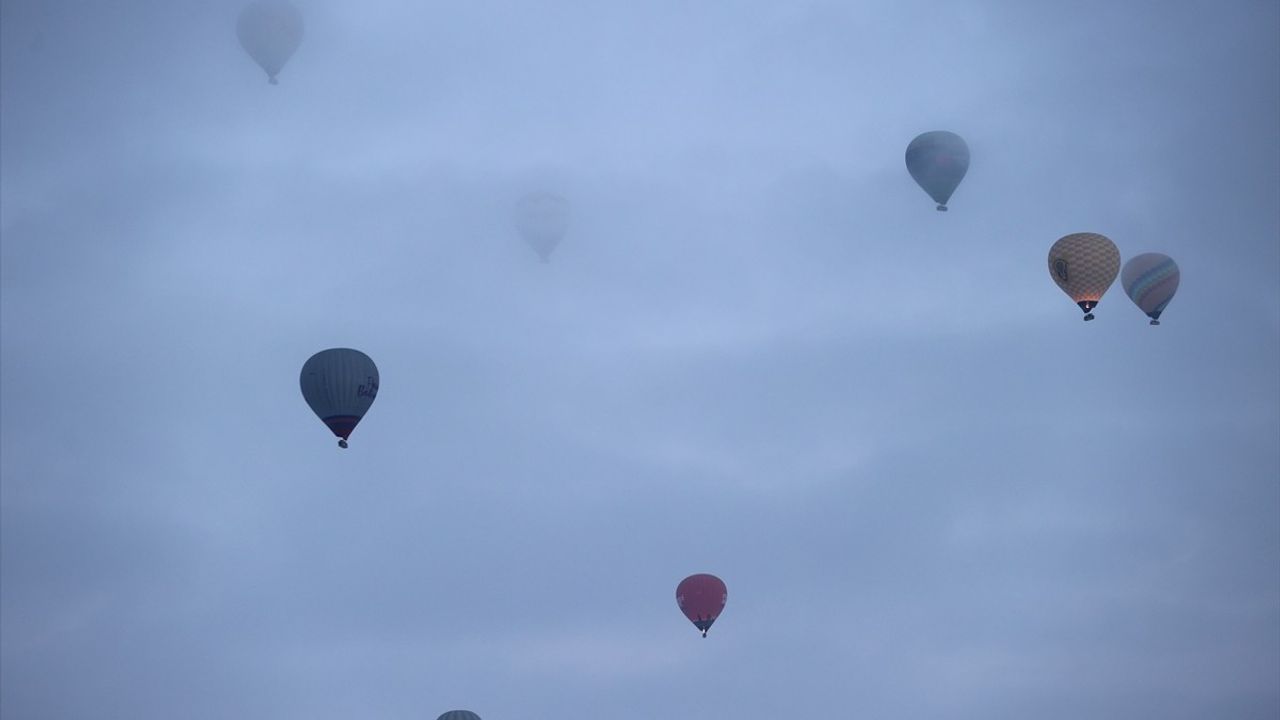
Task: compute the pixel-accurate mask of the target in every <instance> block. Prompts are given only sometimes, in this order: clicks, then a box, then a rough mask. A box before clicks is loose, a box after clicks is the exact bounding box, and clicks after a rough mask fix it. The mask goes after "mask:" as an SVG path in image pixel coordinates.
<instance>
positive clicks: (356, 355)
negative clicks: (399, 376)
mask: <svg viewBox="0 0 1280 720" xmlns="http://www.w3.org/2000/svg"><path fill="white" fill-rule="evenodd" d="M299 382H300V383H301V384H302V397H303V399H305V400H306V401H307V404H308V405H310V406H311V410H312V411H313V412H315V414H316V415H317V416H318V417H319V418H320V420H321V422H323V423H324V424H325V425H327V426H328V427H329V430H331V431H332V432H333V434H334V435H337V436H338V447H344V448H345V447H346V446H347V438H349V437H351V432H352V431H353V430H355V429H356V425H357V424H359V422H360V420H361V419H362V418H363V417H364V414H365V413H367V412H369V406H371V405H373V400H374V398H376V397H378V366H377V365H374V364H373V360H372V359H371V358H370V357H369V356H368V355H365V354H364V353H362V352H360V351H359V350H352V349H351V348H331V349H329V350H321V351H320V352H318V353H316V354H315V355H312V356H311V358H310V359H309V360H307V362H306V364H304V365H303V366H302V376H301V377H300V378H299Z"/></svg>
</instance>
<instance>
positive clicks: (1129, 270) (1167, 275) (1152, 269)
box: [1120, 253, 1182, 325]
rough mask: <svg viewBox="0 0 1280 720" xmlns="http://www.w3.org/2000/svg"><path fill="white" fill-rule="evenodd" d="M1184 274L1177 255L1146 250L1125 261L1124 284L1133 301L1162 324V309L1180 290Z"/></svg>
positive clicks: (1154, 323)
mask: <svg viewBox="0 0 1280 720" xmlns="http://www.w3.org/2000/svg"><path fill="white" fill-rule="evenodd" d="M1181 277H1182V273H1181V272H1179V270H1178V263H1176V262H1174V261H1173V258H1171V257H1169V256H1168V255H1163V254H1161V253H1143V254H1141V255H1138V256H1136V257H1132V258H1129V262H1127V263H1125V264H1124V272H1122V273H1120V284H1121V285H1123V286H1124V291H1125V294H1127V295H1128V296H1129V299H1130V300H1132V301H1133V304H1134V305H1137V306H1138V309H1140V310H1142V312H1144V313H1146V314H1147V317H1149V318H1151V324H1152V325H1159V324H1160V313H1162V312H1164V309H1165V307H1166V306H1168V304H1169V301H1170V300H1172V299H1173V295H1174V293H1176V292H1178V281H1179V280H1180V279H1181Z"/></svg>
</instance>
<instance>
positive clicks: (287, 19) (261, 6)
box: [236, 0, 303, 85]
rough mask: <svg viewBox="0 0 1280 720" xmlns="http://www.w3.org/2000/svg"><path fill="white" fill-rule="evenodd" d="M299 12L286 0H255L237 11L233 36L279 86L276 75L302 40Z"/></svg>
mask: <svg viewBox="0 0 1280 720" xmlns="http://www.w3.org/2000/svg"><path fill="white" fill-rule="evenodd" d="M302 31H303V26H302V13H300V12H298V8H296V7H294V6H293V5H292V4H291V3H289V2H288V1H287V0H256V1H255V2H252V3H249V5H248V6H246V7H245V9H244V10H242V11H241V12H240V19H239V20H238V21H237V22H236V36H237V37H239V38H240V45H241V46H242V47H244V49H245V50H246V51H247V52H248V53H249V57H251V58H253V61H254V62H256V63H258V65H260V66H261V67H262V69H263V70H265V71H266V72H267V81H268V82H270V83H271V84H272V85H278V84H279V82H278V81H277V80H276V75H279V74H280V71H281V70H283V69H284V64H285V63H286V62H288V61H289V58H290V57H292V56H293V53H294V51H296V50H297V49H298V45H300V44H301V43H302Z"/></svg>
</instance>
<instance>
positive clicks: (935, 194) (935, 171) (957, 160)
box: [907, 130, 969, 211]
mask: <svg viewBox="0 0 1280 720" xmlns="http://www.w3.org/2000/svg"><path fill="white" fill-rule="evenodd" d="M907 170H908V171H909V172H910V173H911V177H912V178H915V181H916V183H918V184H919V185H920V187H922V188H924V191H925V192H927V193H929V197H931V198H933V201H934V202H936V203H938V210H941V211H945V210H946V209H947V201H948V200H950V199H951V194H952V193H954V192H955V191H956V187H957V186H958V185H960V181H961V180H963V179H964V175H965V173H966V172H968V171H969V146H968V145H966V144H965V142H964V139H963V138H961V137H960V136H959V135H957V134H955V133H953V132H947V131H946V130H934V131H932V132H927V133H924V134H923V135H918V136H917V137H916V139H915V140H912V141H911V144H910V145H908V146H907Z"/></svg>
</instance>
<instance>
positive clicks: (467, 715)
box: [436, 710, 480, 720]
mask: <svg viewBox="0 0 1280 720" xmlns="http://www.w3.org/2000/svg"><path fill="white" fill-rule="evenodd" d="M436 720H480V716H479V715H477V714H475V713H473V712H471V711H470V710H450V711H449V712H447V713H445V714H443V715H441V716H440V717H438V718H436Z"/></svg>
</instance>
